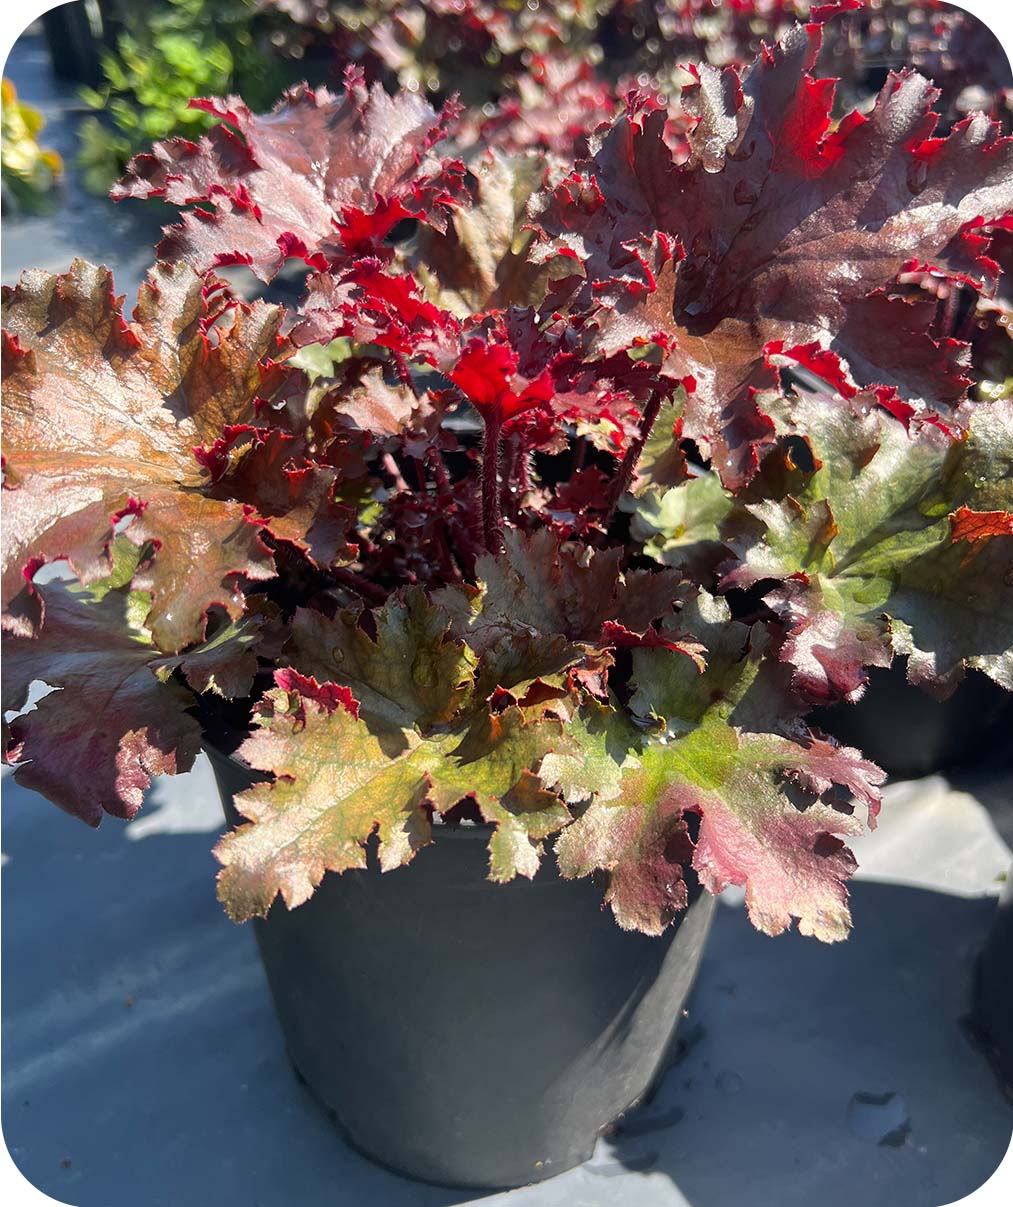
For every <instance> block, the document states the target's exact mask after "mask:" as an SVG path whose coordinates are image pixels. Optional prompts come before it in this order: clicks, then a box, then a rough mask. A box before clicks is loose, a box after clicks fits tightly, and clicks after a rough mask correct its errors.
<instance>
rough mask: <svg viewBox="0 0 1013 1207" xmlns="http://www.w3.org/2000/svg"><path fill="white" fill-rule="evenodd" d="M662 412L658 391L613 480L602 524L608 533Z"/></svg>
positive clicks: (651, 400)
mask: <svg viewBox="0 0 1013 1207" xmlns="http://www.w3.org/2000/svg"><path fill="white" fill-rule="evenodd" d="M660 410H661V394H660V392H659V391H658V390H655V391H654V393H653V394H652V395H651V397H650V400H649V402H648V403H647V406H646V407H644V415H643V418H642V419H641V421H640V434H639V435H638V436H637V438H636V439H635V440H633V441H631V442H630V446H629V448H628V449H627V450H626V455H625V456H624V457H623V459H622V461H621V462H620V464H619V472H618V473H617V474H616V476H615V477H614V478H613V479H612V486H611V488H610V489H609V493H608V495H607V496H606V506H605V519H604V520H603V522H602V527H603V528H604V529H605V530H606V532H607V531H608V528H609V526H610V525H611V523H612V520H613V519H614V517H615V514H616V508H617V507H618V506H619V500H620V499H621V498H622V497H623V495H624V494H625V492H626V488H627V487H628V486H629V484H630V482H631V481H632V480H633V474H634V471H635V470H636V468H637V462H638V461H639V460H640V454H641V453H642V452H643V451H644V445H645V444H646V443H647V440H648V437H649V436H650V434H651V429H652V428H653V427H654V423H655V420H656V419H657V418H658V412H659V411H660Z"/></svg>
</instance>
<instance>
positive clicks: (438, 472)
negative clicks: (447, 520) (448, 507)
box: [427, 445, 454, 503]
mask: <svg viewBox="0 0 1013 1207" xmlns="http://www.w3.org/2000/svg"><path fill="white" fill-rule="evenodd" d="M427 452H428V454H429V464H430V465H431V466H432V467H433V477H434V478H435V479H436V497H437V498H438V499H439V500H440V502H441V503H444V502H445V503H450V502H452V501H453V498H454V491H453V488H452V487H451V485H450V475H449V474H448V473H447V467H446V465H445V464H444V462H443V457H442V456H441V454H440V450H439V449H438V448H436V447H435V446H434V445H430V446H429V448H428V450H427Z"/></svg>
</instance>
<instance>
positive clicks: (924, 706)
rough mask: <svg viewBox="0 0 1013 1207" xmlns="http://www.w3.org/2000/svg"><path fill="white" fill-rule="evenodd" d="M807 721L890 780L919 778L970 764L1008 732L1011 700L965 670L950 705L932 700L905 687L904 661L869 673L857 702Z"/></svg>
mask: <svg viewBox="0 0 1013 1207" xmlns="http://www.w3.org/2000/svg"><path fill="white" fill-rule="evenodd" d="M808 719H809V722H810V723H811V724H812V725H815V726H816V727H817V728H819V729H822V730H824V731H825V732H827V733H829V734H832V735H833V736H834V737H835V738H837V739H838V740H839V741H841V742H844V743H845V745H848V746H857V747H858V749H859V750H861V751H862V753H863V754H864V755H866V756H867V757H868V758H870V759H872V760H873V762H875V763H878V764H879V765H880V766H881V767H882V768H883V770H884V771H886V773H887V774H888V775H889V776H890V778H891V779H917V778H918V777H920V776H923V775H931V774H932V773H933V772H936V771H948V770H952V769H954V768H956V767H963V766H968V765H970V764H973V763H974V762H975V760H976V759H977V758H978V757H979V756H981V754H982V753H983V752H984V751H985V750H987V749H988V747H989V745H990V744H991V743H994V742H995V741H996V739H997V737H998V736H999V735H1000V734H1002V733H1009V732H1010V730H1011V729H1013V695H1011V694H1010V693H1009V692H1007V691H1004V690H1003V689H1002V688H1001V687H999V685H998V684H996V683H993V682H992V680H991V679H989V678H988V677H987V676H985V675H983V674H981V673H980V672H978V671H969V672H968V674H967V676H966V678H965V679H964V680H963V681H962V682H961V683H960V685H959V686H958V688H957V690H956V691H955V692H954V693H953V695H952V696H950V697H949V699H947V700H935V699H933V698H932V697H931V696H930V695H928V694H927V693H926V692H923V691H922V690H921V688H919V687H912V686H911V684H910V683H908V681H907V660H906V659H901V658H898V659H895V660H894V662H893V664H892V665H891V666H889V667H887V668H883V669H881V668H876V667H874V668H872V669H871V670H870V672H869V686H868V687H867V688H866V691H865V695H864V696H863V697H862V698H861V700H859V701H858V703H857V704H837V705H835V706H834V707H833V708H821V709H818V710H816V711H814V712H813V713H811V714H810V716H809V718H808Z"/></svg>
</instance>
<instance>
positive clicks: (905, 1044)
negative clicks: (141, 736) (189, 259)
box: [2, 778, 1013, 1207]
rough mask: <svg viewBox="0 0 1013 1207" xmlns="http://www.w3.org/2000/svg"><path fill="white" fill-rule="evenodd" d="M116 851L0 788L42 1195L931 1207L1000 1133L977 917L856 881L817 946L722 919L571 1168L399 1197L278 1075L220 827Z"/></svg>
mask: <svg viewBox="0 0 1013 1207" xmlns="http://www.w3.org/2000/svg"><path fill="white" fill-rule="evenodd" d="M177 782H178V783H179V784H180V786H181V787H182V781H177ZM193 790H194V789H193V784H192V782H191V787H190V791H191V793H192V791H193ZM142 816H143V815H142ZM152 816H156V815H155V814H153V815H152ZM214 817H215V814H214V809H213V806H212V807H211V809H210V810H205V811H204V813H203V820H201V819H200V818H198V819H197V820H196V821H195V822H193V825H194V827H196V826H197V825H202V826H204V827H205V828H206V827H208V826H209V825H213V824H214ZM184 828H185V827H184ZM126 834H127V830H126V828H125V827H123V826H122V825H120V824H118V823H116V822H115V821H113V820H112V819H109V820H107V822H106V823H105V824H104V825H103V826H102V827H101V828H100V830H99V831H98V832H97V833H95V832H92V831H89V830H88V829H87V828H86V827H84V826H82V825H80V824H78V823H75V822H73V821H71V820H70V819H69V818H67V817H66V816H64V815H63V814H61V813H60V812H59V811H58V810H57V809H55V808H54V807H53V806H51V805H48V804H47V803H46V802H44V801H42V800H41V799H40V798H38V797H36V796H34V794H32V793H29V792H26V791H24V790H22V789H20V788H19V787H18V786H17V785H15V784H14V783H13V781H12V780H11V779H10V778H6V779H5V780H4V853H5V857H6V860H7V862H6V866H5V867H4V870H3V875H2V881H3V884H2V892H3V963H4V967H3V983H4V995H3V1008H4V1022H3V1048H4V1051H3V1068H4V1085H3V1130H4V1136H5V1138H6V1141H7V1145H8V1147H9V1149H10V1150H11V1153H12V1154H13V1156H14V1159H15V1161H16V1162H17V1164H18V1165H19V1167H20V1168H21V1170H22V1171H23V1172H24V1173H25V1175H26V1176H27V1177H28V1178H29V1179H30V1180H31V1181H32V1182H33V1183H34V1184H35V1185H36V1186H37V1187H39V1188H40V1189H42V1190H44V1191H45V1192H46V1193H48V1194H50V1195H52V1196H53V1197H54V1198H56V1199H58V1200H62V1201H64V1202H70V1203H75V1204H78V1205H79V1207H120V1205H123V1207H127V1205H129V1207H134V1204H139V1203H141V1204H144V1205H145V1207H163V1205H164V1207H178V1204H179V1203H188V1204H193V1207H211V1205H212V1204H214V1203H219V1202H243V1203H245V1204H251V1205H254V1204H259V1205H260V1207H287V1204H289V1203H292V1202H296V1203H299V1204H301V1205H303V1207H316V1205H318V1204H319V1205H321V1207H322V1205H323V1204H328V1205H329V1207H332V1205H337V1207H342V1205H347V1207H353V1205H354V1207H366V1205H371V1204H375V1205H376V1207H380V1205H382V1207H450V1205H451V1204H458V1203H467V1202H477V1201H479V1200H480V1199H481V1200H482V1201H484V1202H488V1203H490V1204H499V1203H503V1204H506V1203H510V1204H517V1207H563V1205H564V1204H565V1205H566V1207H575V1205H576V1204H581V1205H582V1207H615V1205H623V1204H629V1207H681V1205H684V1204H685V1203H687V1202H688V1203H690V1204H692V1207H727V1204H729V1203H745V1202H749V1203H751V1204H756V1205H757V1207H794V1205H796V1204H797V1205H798V1207H809V1205H810V1204H812V1203H813V1202H816V1201H818V1202H820V1203H821V1204H823V1205H824V1207H838V1205H839V1207H853V1205H854V1204H855V1203H857V1202H861V1203H863V1204H867V1205H868V1207H878V1205H883V1207H935V1205H937V1204H943V1203H950V1202H952V1201H953V1200H954V1199H958V1198H960V1197H961V1196H963V1195H964V1194H967V1193H968V1192H969V1191H971V1190H972V1189H974V1188H975V1187H976V1186H978V1185H980V1184H981V1183H982V1182H983V1181H985V1179H986V1178H987V1177H988V1176H989V1175H990V1174H991V1173H992V1171H993V1170H994V1169H995V1167H996V1166H997V1165H998V1163H999V1161H1000V1159H1001V1157H1002V1155H1003V1154H1004V1152H1005V1150H1006V1147H1007V1145H1008V1143H1009V1138H1010V1132H1011V1129H1013V1111H1011V1110H1010V1108H1009V1107H1008V1106H1007V1105H1006V1103H1005V1101H1004V1099H1003V1098H1002V1096H1001V1094H1000V1093H999V1091H998V1088H997V1086H996V1084H995V1081H994V1079H993V1076H992V1072H991V1070H990V1068H989V1067H988V1066H987V1064H986V1063H985V1062H984V1060H983V1059H982V1057H981V1056H980V1055H979V1054H978V1052H977V1051H976V1050H975V1049H974V1048H973V1047H972V1046H971V1044H970V1043H969V1041H968V1040H967V1039H966V1038H965V1035H964V1033H963V1030H962V1026H961V1020H962V1017H963V1016H964V1014H965V1012H966V1010H967V1006H968V1000H967V994H968V986H969V970H970V966H971V961H972V959H973V956H974V953H975V951H976V950H977V948H978V945H979V944H980V942H981V940H982V937H983V935H984V932H985V930H986V928H987V925H988V922H989V920H990V917H991V915H992V911H993V909H994V901H993V900H992V899H970V900H969V899H966V898H959V897H952V896H947V895H943V894H939V893H934V892H928V891H925V890H921V889H911V888H899V887H895V886H890V885H883V884H873V883H868V882H865V883H858V884H856V885H855V886H854V912H855V923H856V926H855V934H854V935H853V937H852V939H851V940H850V941H849V942H848V943H847V944H844V945H843V946H837V947H833V948H827V947H824V946H822V945H820V944H818V943H816V942H814V941H812V940H803V939H799V938H798V937H796V936H783V937H781V938H780V939H776V940H771V939H766V938H764V937H763V936H762V935H759V934H757V933H756V932H755V931H753V930H752V928H751V927H750V926H749V924H748V922H747V920H746V918H745V916H744V913H743V912H742V910H741V909H734V908H726V907H722V908H721V909H720V910H719V912H718V916H717V919H716V923H715V927H714V932H713V937H712V940H711V943H710V947H709V949H708V955H707V958H706V960H705V964H704V967H703V971H702V974H701V979H700V983H699V985H698V987H697V991H696V992H695V994H694V997H693V999H692V1002H691V1005H690V1012H689V1017H688V1018H687V1019H685V1020H684V1023H683V1031H682V1036H683V1041H684V1051H683V1052H682V1054H681V1058H680V1059H679V1061H678V1063H677V1064H676V1065H675V1066H674V1067H673V1068H672V1069H671V1070H670V1071H669V1073H668V1075H667V1077H666V1078H665V1080H664V1082H663V1083H662V1085H661V1088H660V1090H659V1091H658V1094H657V1095H656V1097H655V1099H654V1101H653V1102H652V1103H651V1104H650V1105H649V1106H647V1107H646V1108H645V1109H644V1110H643V1111H641V1112H640V1113H638V1114H636V1115H634V1116H631V1117H630V1119H629V1120H628V1121H626V1122H625V1123H621V1124H620V1126H619V1128H618V1130H617V1132H616V1134H615V1136H613V1137H612V1138H610V1139H607V1140H603V1141H602V1142H601V1143H600V1144H599V1146H598V1151H597V1153H596V1155H595V1157H594V1159H593V1160H592V1161H591V1162H589V1163H588V1164H587V1165H585V1166H583V1167H582V1168H581V1169H579V1170H574V1171H572V1172H571V1173H569V1174H564V1175H562V1176H561V1177H559V1178H556V1179H553V1180H552V1181H550V1182H547V1183H544V1184H542V1185H541V1186H538V1187H532V1188H528V1189H524V1190H520V1191H515V1192H512V1193H510V1194H503V1195H493V1196H486V1197H485V1198H484V1199H483V1196H481V1195H475V1196H471V1195H469V1194H467V1193H466V1192H460V1191H448V1190H440V1189H438V1188H434V1187H424V1186H419V1185H416V1184H413V1183H411V1182H408V1181H405V1180H402V1179H400V1178H398V1177H396V1176H395V1175H392V1174H389V1173H387V1172H385V1171H383V1170H380V1169H378V1168H375V1167H374V1166H372V1165H371V1164H369V1163H368V1162H367V1161H365V1160H363V1159H362V1158H360V1157H359V1156H357V1155H356V1154H355V1153H354V1152H352V1151H351V1150H350V1149H348V1148H347V1147H346V1146H345V1145H344V1144H343V1143H342V1141H341V1140H340V1138H339V1137H338V1136H337V1135H336V1133H335V1132H334V1131H333V1130H332V1128H331V1125H330V1124H329V1122H328V1120H327V1119H326V1117H325V1116H324V1115H322V1114H321V1113H320V1112H319V1111H318V1109H317V1108H316V1107H315V1105H314V1104H313V1102H312V1100H311V1099H310V1098H309V1097H308V1095H307V1093H306V1092H305V1090H303V1089H302V1088H301V1087H300V1086H299V1085H298V1084H297V1083H296V1081H295V1079H294V1077H293V1076H292V1074H291V1072H290V1070H289V1066H288V1063H287V1061H286V1058H285V1053H284V1048H283V1045H282V1041H281V1038H280V1035H279V1032H278V1030H277V1027H276V1024H275V1022H274V1018H273V1015H272V1012H271V1006H270V1002H269V998H268V994H267V989H266V986H265V983H264V981H263V978H262V975H261V971H260V967H259V964H258V961H257V956H256V951H255V947H254V943H253V936H252V934H251V933H250V931H249V930H248V929H242V928H239V929H237V928H235V927H233V926H232V925H231V924H230V923H229V922H228V921H227V920H226V918H225V917H224V915H223V914H222V913H221V911H220V909H219V907H218V905H217V903H216V901H215V899H214V871H215V864H214V861H213V859H212V856H211V854H210V848H211V846H212V845H213V840H214V834H213V833H211V832H203V833H194V832H190V833H186V832H182V833H167V832H165V828H164V827H163V829H162V831H161V832H160V831H159V830H158V828H157V827H149V831H148V833H147V835H146V836H145V837H144V838H143V839H141V840H140V841H133V842H130V841H128V840H127V837H126Z"/></svg>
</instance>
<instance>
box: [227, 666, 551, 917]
mask: <svg viewBox="0 0 1013 1207" xmlns="http://www.w3.org/2000/svg"><path fill="white" fill-rule="evenodd" d="M279 675H284V672H279ZM285 683H286V686H285V687H284V688H282V687H279V688H276V689H275V690H273V691H271V692H268V693H267V696H266V697H265V699H264V700H263V702H262V703H261V704H260V705H259V706H258V709H257V712H256V714H255V720H256V723H257V726H258V728H257V729H256V730H255V731H254V733H253V734H252V736H251V737H250V738H248V739H247V741H246V742H245V743H244V744H243V746H242V747H241V748H240V751H239V755H240V757H241V758H242V759H243V760H245V761H246V762H247V763H248V764H249V765H250V766H251V767H254V768H256V769H257V770H261V771H266V772H272V773H274V775H275V779H274V781H273V783H269V784H259V785H257V786H255V787H253V788H250V789H249V790H247V791H246V792H243V793H241V794H240V795H239V796H238V797H237V798H236V807H237V808H238V809H239V811H240V812H241V813H242V815H243V816H244V817H246V818H247V819H249V822H250V823H252V824H246V825H241V826H239V827H238V828H237V829H236V830H235V831H233V832H232V833H231V834H229V835H227V836H226V837H225V838H223V839H222V841H221V842H220V843H219V844H218V847H217V848H216V851H215V854H216V856H217V858H218V859H219V861H220V862H221V864H222V865H223V866H222V871H221V873H220V874H219V896H220V898H221V900H222V902H223V903H224V905H225V907H226V909H227V910H228V912H229V915H230V916H231V917H232V918H233V919H234V920H235V921H244V920H246V919H247V918H250V917H254V916H264V915H266V913H267V911H268V910H269V909H270V906H271V904H272V902H273V901H274V899H275V897H276V896H277V895H278V894H279V893H280V894H281V895H282V897H283V899H284V901H285V903H286V905H287V906H288V907H289V908H290V909H291V908H294V907H296V906H298V905H301V904H302V903H303V902H304V901H306V900H307V899H308V898H309V897H310V896H311V895H312V893H313V891H314V889H315V888H316V887H317V885H319V883H320V881H321V879H322V878H323V876H324V874H325V872H328V871H332V872H343V871H347V870H349V869H352V868H362V867H364V866H365V865H366V845H367V843H368V842H369V840H370V839H371V837H372V836H373V834H374V833H376V834H377V835H378V839H379V859H380V867H381V868H382V869H383V870H384V871H389V870H391V869H392V868H396V867H400V866H402V865H403V864H405V863H408V862H409V861H410V860H411V859H412V858H414V856H415V854H416V852H417V851H418V850H420V849H421V848H422V847H424V846H425V845H426V844H427V843H429V842H430V841H431V839H432V830H431V823H430V818H431V814H432V811H433V810H434V809H438V810H440V811H443V812H446V811H447V810H449V809H450V808H452V807H453V806H454V805H455V804H457V803H458V802H459V801H460V800H461V799H462V798H464V797H471V798H472V799H473V800H474V801H475V802H476V804H477V805H478V807H479V809H480V811H481V813H482V815H483V817H484V818H485V819H486V820H487V821H489V822H492V823H495V826H496V828H495V830H494V832H493V835H492V837H491V840H490V876H491V878H492V879H495V880H499V881H503V880H508V879H511V878H512V877H513V876H515V875H524V876H529V877H530V876H533V875H534V874H535V871H536V870H537V867H538V860H539V858H540V854H541V840H542V839H544V838H545V837H547V836H548V835H549V834H551V833H552V832H554V831H555V830H557V829H558V828H559V827H560V826H562V825H564V824H566V822H568V821H569V820H570V814H569V812H568V811H567V810H566V809H565V807H564V806H563V805H562V804H561V803H560V801H559V798H558V797H557V796H556V795H555V794H553V793H549V792H548V791H547V790H545V789H544V788H543V787H542V786H541V785H540V783H539V781H538V778H537V767H538V764H539V763H540V762H541V761H542V759H543V758H544V756H545V754H546V753H547V752H548V751H550V750H552V749H553V748H556V747H563V746H565V745H566V742H567V739H566V738H565V736H564V734H563V731H562V726H561V725H560V722H559V721H558V720H554V719H551V718H546V717H537V716H535V717H527V716H525V715H524V714H523V713H522V712H521V710H520V709H518V708H509V709H507V710H506V711H505V712H503V713H501V714H497V715H491V714H489V713H488V712H485V713H484V714H479V715H478V716H476V717H475V718H474V719H473V720H472V722H471V724H470V726H467V727H466V728H462V727H461V726H458V727H457V729H456V730H455V731H453V732H447V731H446V730H442V731H436V732H433V733H432V734H430V736H428V737H425V736H422V735H421V734H420V733H419V732H418V730H417V728H412V729H406V728H402V729H398V728H396V727H394V726H392V725H391V724H389V718H388V717H386V716H385V717H381V718H377V717H376V715H375V714H374V716H373V718H372V719H371V718H370V715H369V712H368V710H366V709H363V711H362V716H361V717H359V718H358V719H357V718H356V717H354V716H353V715H352V713H351V712H350V711H349V709H348V706H347V703H345V702H342V701H341V700H340V699H338V698H336V697H334V696H333V695H332V694H328V691H327V688H328V685H327V684H323V685H318V684H316V682H315V681H314V680H307V679H304V678H302V677H298V678H294V679H287V680H285ZM360 686H361V680H360ZM373 692H374V694H376V691H375V689H373Z"/></svg>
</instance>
